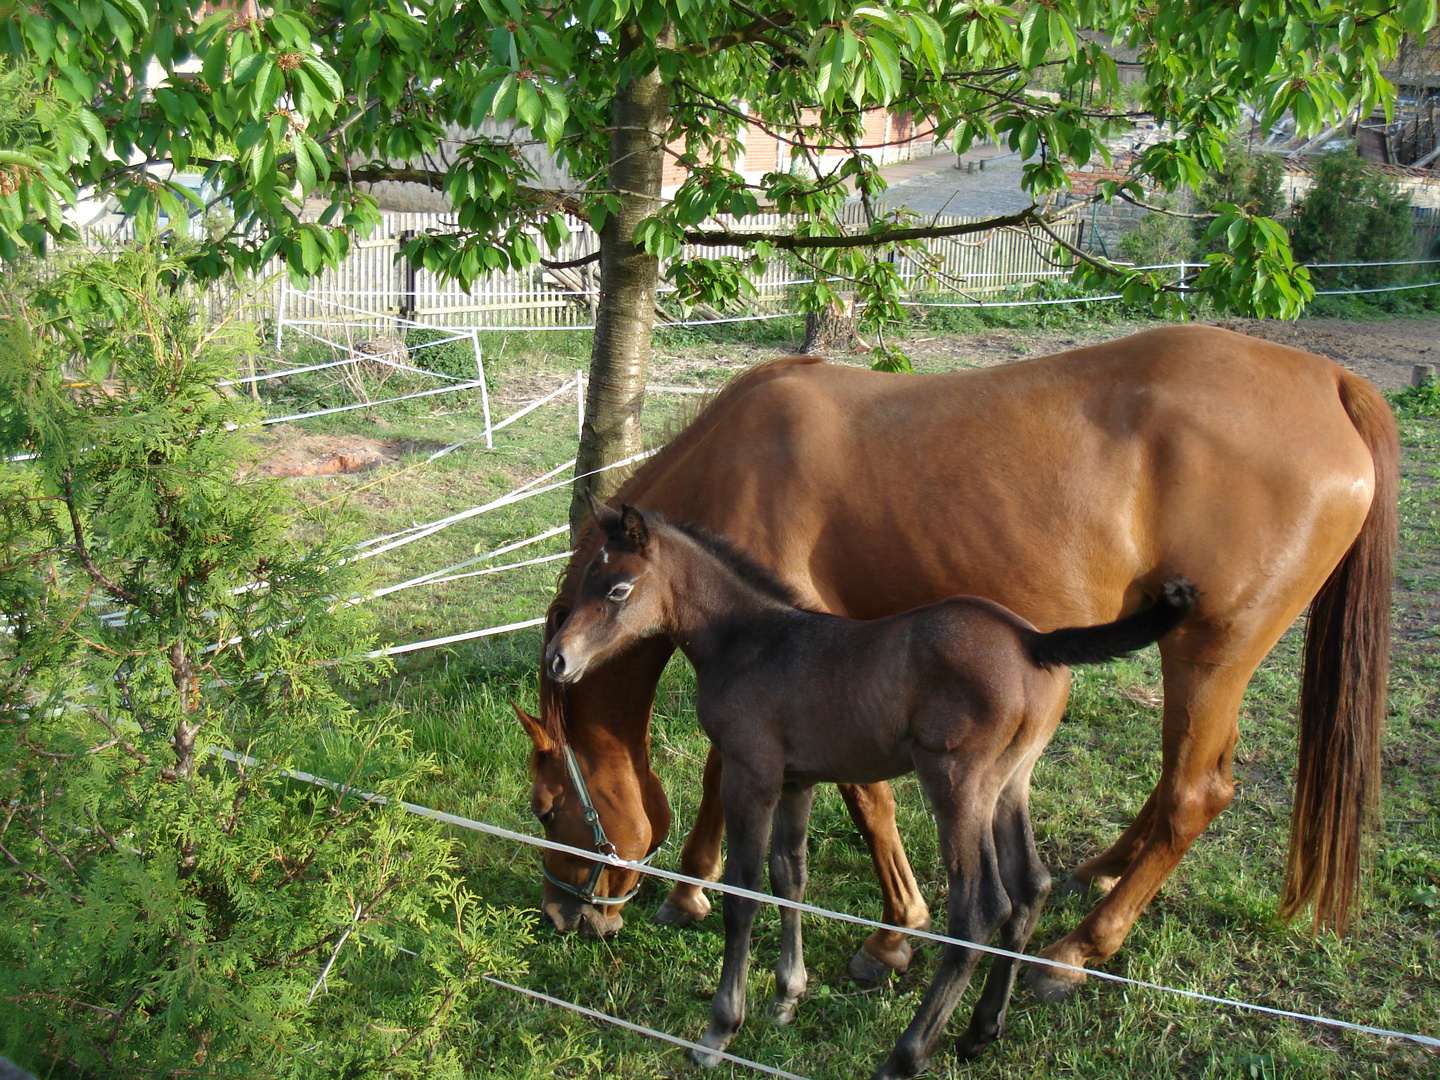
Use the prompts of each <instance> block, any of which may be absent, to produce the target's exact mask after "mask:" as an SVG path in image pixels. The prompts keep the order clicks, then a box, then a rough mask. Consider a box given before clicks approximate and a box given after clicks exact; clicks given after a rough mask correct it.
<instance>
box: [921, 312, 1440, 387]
mask: <svg viewBox="0 0 1440 1080" xmlns="http://www.w3.org/2000/svg"><path fill="white" fill-rule="evenodd" d="M1156 325H1159V324H1156ZM1202 325H1209V326H1220V327H1224V328H1225V329H1227V330H1234V331H1236V332H1237V333H1241V334H1249V335H1250V336H1251V337H1258V338H1263V339H1264V340H1266V341H1274V342H1276V343H1278V344H1281V345H1289V346H1290V347H1291V348H1295V349H1303V350H1305V351H1306V352H1312V353H1318V354H1319V355H1320V356H1327V357H1329V358H1330V359H1331V360H1334V361H1335V362H1336V363H1338V364H1340V365H1341V366H1343V367H1345V368H1348V369H1349V370H1351V371H1353V372H1355V373H1356V374H1359V375H1363V376H1365V378H1367V379H1369V380H1370V381H1371V382H1373V383H1374V384H1375V385H1376V386H1379V387H1380V388H1381V389H1382V390H1398V389H1400V388H1402V387H1405V386H1409V385H1410V371H1411V369H1412V368H1413V367H1414V366H1415V365H1416V364H1429V363H1435V362H1436V361H1437V360H1440V318H1414V319H1388V320H1383V319H1377V320H1375V321H1374V322H1354V321H1351V320H1346V319H1302V320H1300V321H1299V322H1279V321H1276V320H1273V319H1220V320H1216V321H1214V322H1210V323H1206V324H1202ZM1143 328H1144V327H1143V326H1142V325H1137V324H1133V323H1132V324H1128V325H1126V326H1124V327H1119V326H1097V327H1093V328H1086V329H1084V330H1078V331H1077V330H1074V329H1065V330H990V331H986V332H984V333H979V334H965V335H955V336H947V337H940V336H937V337H934V338H918V339H911V340H910V341H907V342H904V343H902V345H903V347H904V348H905V350H906V352H908V353H909V354H910V357H911V359H912V361H914V363H915V368H916V370H917V371H945V370H949V369H951V368H954V367H957V366H961V367H991V366H993V365H995V364H1004V363H1008V362H1009V361H1011V360H1020V359H1024V358H1025V357H1030V356H1047V355H1049V354H1051V353H1057V352H1064V351H1066V350H1067V349H1079V348H1084V347H1085V346H1087V345H1099V344H1101V343H1103V342H1106V341H1113V340H1115V339H1116V338H1119V337H1124V336H1125V335H1126V334H1129V333H1135V332H1138V331H1139V330H1141V329H1143Z"/></svg>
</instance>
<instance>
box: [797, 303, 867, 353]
mask: <svg viewBox="0 0 1440 1080" xmlns="http://www.w3.org/2000/svg"><path fill="white" fill-rule="evenodd" d="M858 343H859V338H858V336H857V335H856V333H855V298H854V297H853V296H847V297H846V298H845V300H844V302H843V303H835V304H830V305H828V306H827V307H826V308H825V309H824V310H823V311H821V312H818V313H817V312H813V311H812V312H809V313H807V314H806V316H805V343H804V344H803V345H801V346H800V351H801V352H802V353H804V354H805V355H806V356H813V355H815V354H817V353H820V354H823V355H826V356H834V355H836V354H837V353H848V352H851V351H853V350H854V348H855V347H856V345H857V344H858Z"/></svg>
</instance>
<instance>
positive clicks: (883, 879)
mask: <svg viewBox="0 0 1440 1080" xmlns="http://www.w3.org/2000/svg"><path fill="white" fill-rule="evenodd" d="M835 786H836V788H838V789H839V791H840V797H841V798H842V799H844V800H845V808H846V809H847V810H849V811H850V819H851V820H852V821H854V822H855V827H856V828H857V829H859V830H860V836H861V837H862V838H863V839H864V841H865V846H866V847H867V848H869V849H870V858H871V859H872V860H874V863H875V877H876V880H877V881H878V882H879V883H880V901H881V913H880V919H881V921H882V922H887V923H889V924H890V925H891V926H905V927H909V928H910V929H913V930H925V929H927V928H928V927H929V926H930V907H929V905H928V904H926V903H925V897H924V896H923V895H922V894H921V892H920V886H919V885H918V884H917V883H916V881H915V872H914V871H913V870H911V869H910V860H909V859H908V858H906V857H905V845H904V844H903V843H901V841H900V831H899V829H897V828H896V827H895V793H894V792H893V791H891V790H890V785H889V784H888V783H884V782H882V783H879V784H836V785H835ZM912 955H913V950H912V949H911V947H910V942H909V940H908V939H907V938H906V937H905V935H904V934H901V933H897V932H896V931H894V930H876V931H875V932H874V933H873V934H871V935H870V936H869V937H868V938H866V939H865V941H864V943H863V944H861V946H860V948H859V949H857V950H856V951H855V955H854V956H852V957H851V958H850V966H849V969H848V970H849V974H850V977H851V978H852V979H854V980H856V981H857V982H862V983H878V982H884V981H885V980H886V979H888V978H890V976H891V974H892V973H894V972H900V973H901V974H904V973H905V971H906V970H907V969H908V968H909V967H910V959H911V956H912Z"/></svg>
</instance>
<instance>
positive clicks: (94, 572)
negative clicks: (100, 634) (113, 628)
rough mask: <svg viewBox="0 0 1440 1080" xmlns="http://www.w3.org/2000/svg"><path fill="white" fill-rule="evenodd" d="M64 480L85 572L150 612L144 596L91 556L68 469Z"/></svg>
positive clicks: (78, 552) (67, 501) (76, 548)
mask: <svg viewBox="0 0 1440 1080" xmlns="http://www.w3.org/2000/svg"><path fill="white" fill-rule="evenodd" d="M64 482H65V506H66V508H67V509H68V510H69V511H70V527H71V528H72V529H73V530H74V533H75V554H76V556H77V557H78V558H79V559H80V565H81V566H83V567H84V568H85V572H86V573H87V574H89V575H90V577H91V578H93V579H94V580H95V582H96V583H97V584H98V585H99V586H100V587H101V588H102V589H104V590H105V591H106V592H108V593H110V594H111V595H112V596H115V597H118V598H119V599H121V600H123V601H125V603H127V604H129V605H130V606H131V607H137V608H140V609H141V610H143V611H146V612H150V607H149V605H147V604H146V603H145V601H144V599H143V598H142V597H140V596H139V595H138V594H136V593H133V592H131V591H130V590H129V589H127V588H125V587H124V586H123V585H120V584H117V583H116V582H114V581H111V580H110V579H109V578H108V577H106V576H105V574H104V573H103V572H101V570H100V568H99V567H98V566H96V565H95V561H94V560H93V559H92V558H91V557H90V549H89V548H88V547H87V546H86V545H85V530H84V528H83V527H82V526H81V524H80V512H79V511H78V510H76V509H75V492H74V488H73V487H72V485H71V478H70V472H69V470H68V469H67V470H66V471H65V473H64Z"/></svg>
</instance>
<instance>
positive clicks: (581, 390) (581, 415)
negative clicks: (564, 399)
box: [575, 368, 585, 439]
mask: <svg viewBox="0 0 1440 1080" xmlns="http://www.w3.org/2000/svg"><path fill="white" fill-rule="evenodd" d="M583 434H585V373H584V372H583V371H580V370H579V369H578V368H577V369H576V371H575V437H576V438H577V439H578V438H579V437H580V436H581V435H583Z"/></svg>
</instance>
